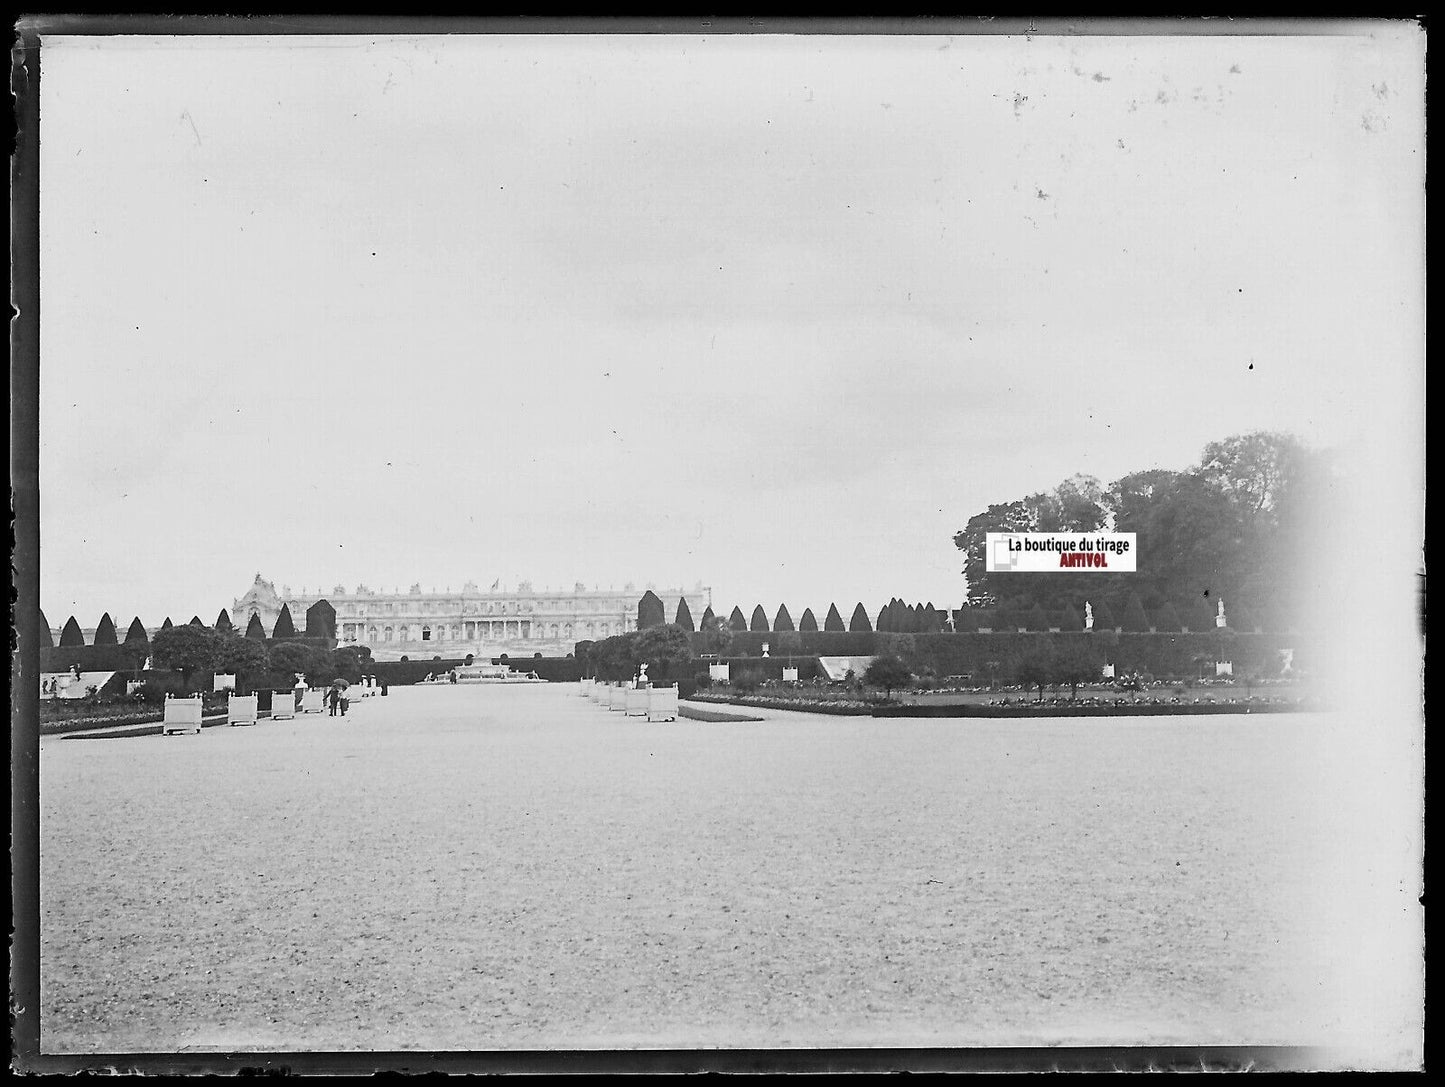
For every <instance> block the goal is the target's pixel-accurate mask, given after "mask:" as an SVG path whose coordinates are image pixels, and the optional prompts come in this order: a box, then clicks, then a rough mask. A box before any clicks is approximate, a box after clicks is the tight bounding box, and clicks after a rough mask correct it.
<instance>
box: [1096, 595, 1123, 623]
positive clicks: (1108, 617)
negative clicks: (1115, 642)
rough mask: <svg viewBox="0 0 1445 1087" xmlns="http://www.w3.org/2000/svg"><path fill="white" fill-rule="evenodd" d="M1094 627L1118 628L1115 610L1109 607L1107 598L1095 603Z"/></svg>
mask: <svg viewBox="0 0 1445 1087" xmlns="http://www.w3.org/2000/svg"><path fill="white" fill-rule="evenodd" d="M1094 629H1095V630H1118V629H1119V623H1118V620H1116V619H1115V618H1114V610H1113V609H1112V608H1110V607H1109V602H1108V601H1107V600H1100V601H1099V602H1098V603H1097V604H1095V605H1094Z"/></svg>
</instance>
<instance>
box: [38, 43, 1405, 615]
mask: <svg viewBox="0 0 1445 1087" xmlns="http://www.w3.org/2000/svg"><path fill="white" fill-rule="evenodd" d="M1360 27H1361V33H1360V34H1359V35H1357V36H1352V37H1350V36H1332V37H1313V38H1302V37H1301V38H1278V37H1274V38H1258V37H1255V38H1220V37H1209V38H1197V37H1196V38H1183V37H1174V38H1149V37H1136V38H1061V37H1052V38H1051V37H1037V38H1033V39H1023V38H1016V37H955V38H943V37H853V38H849V37H814V36H807V37H788V36H737V37H673V36H659V37H634V36H625V37H624V36H604V37H576V36H538V37H520V36H501V37H462V36H451V37H424V38H360V37H332V38H309V39H298V38H255V37H251V38H197V37H188V38H178V39H143V38H123V37H114V38H79V37H71V38H47V39H46V40H45V42H44V48H43V51H42V73H43V81H42V101H41V117H42V128H41V132H42V163H41V179H42V180H41V185H42V205H41V223H42V235H41V237H42V281H41V301H42V310H41V320H42V329H41V344H42V348H41V351H42V354H41V389H42V394H41V395H42V404H41V487H42V491H41V511H42V524H41V565H42V583H41V602H42V606H43V607H44V609H45V611H46V614H47V616H48V618H49V619H50V621H51V622H52V624H54V625H59V624H60V623H61V622H63V621H64V619H65V617H66V616H67V615H69V614H71V613H75V614H76V615H77V617H78V618H79V619H80V621H81V623H82V625H85V626H91V625H93V624H94V623H95V622H96V620H97V619H98V618H99V616H100V614H101V612H102V611H106V610H109V611H110V612H111V613H112V614H113V615H114V616H115V617H116V618H117V620H119V621H125V620H127V619H128V617H129V616H131V615H134V614H136V613H139V614H140V615H141V617H142V618H143V619H144V620H145V621H146V622H147V623H149V624H151V625H154V624H157V623H159V622H160V620H161V619H162V618H164V617H165V616H167V615H169V616H171V617H172V618H173V619H174V620H176V621H177V622H181V621H184V620H186V619H188V618H189V617H190V616H191V615H192V614H193V613H197V614H200V615H201V616H202V617H203V618H204V619H206V620H207V621H210V620H211V619H212V618H213V617H214V616H215V614H216V612H217V610H218V609H219V608H221V607H222V606H226V605H229V603H230V602H231V599H232V598H233V597H234V596H236V595H238V594H240V593H241V592H242V591H244V590H245V589H246V587H247V586H248V585H249V584H250V581H251V579H252V577H253V576H254V574H255V573H256V572H257V571H260V572H262V573H263V574H265V575H266V576H267V577H269V578H272V579H274V580H275V581H276V583H277V584H278V586H279V585H282V584H285V585H290V586H291V587H292V588H295V589H299V588H301V587H302V586H307V587H315V586H317V585H325V586H327V587H330V586H332V585H333V584H335V583H338V582H340V583H344V584H345V585H347V586H348V587H353V586H354V585H355V584H356V583H357V582H365V583H366V584H368V585H370V586H371V587H372V588H377V589H382V588H385V589H389V588H392V587H399V588H402V589H405V588H406V587H408V586H409V585H410V584H412V583H413V582H417V581H420V582H421V583H422V586H423V588H428V589H429V588H432V587H435V588H437V589H439V590H440V589H443V588H445V587H451V588H460V586H461V585H462V583H463V582H465V581H467V580H474V581H476V582H478V583H479V584H480V585H481V586H482V587H483V588H485V587H486V586H488V585H490V584H491V583H492V582H493V581H494V580H496V579H497V578H501V579H502V580H503V582H504V583H514V582H516V581H517V580H520V579H527V580H530V581H531V582H532V583H533V584H534V586H536V587H537V588H541V587H542V586H544V585H547V586H565V587H570V586H571V585H572V584H573V583H574V582H576V581H582V582H585V583H587V584H588V585H593V584H597V585H600V586H603V587H607V586H609V585H612V586H617V587H619V588H620V587H621V586H622V585H623V584H624V583H625V582H628V581H633V582H636V583H637V584H638V585H639V586H642V585H644V584H647V583H649V582H653V583H656V584H657V585H659V586H664V585H675V584H682V585H687V586H691V585H692V584H694V582H696V581H699V580H700V581H702V582H703V583H704V584H706V585H709V586H711V587H712V589H713V598H714V601H715V603H717V604H719V605H722V606H725V607H731V606H732V605H733V604H741V605H743V607H744V610H745V611H749V610H751V607H752V605H753V604H754V603H758V602H761V603H763V604H764V606H765V607H766V608H767V609H768V611H769V613H770V614H771V613H772V612H773V611H774V610H775V609H776V608H777V606H778V604H779V603H787V605H788V607H789V610H790V611H791V612H792V614H793V616H794V618H795V619H796V618H797V617H798V616H799V615H801V613H802V611H803V609H804V608H805V607H810V606H811V607H813V608H815V609H825V608H826V607H827V605H828V603H829V602H830V601H836V602H837V603H838V606H839V608H840V609H842V610H843V611H844V613H845V616H846V614H847V612H848V611H849V610H850V609H851V608H852V606H853V604H854V602H856V601H857V600H859V599H862V600H864V601H865V602H867V603H868V606H869V608H870V610H873V611H876V610H877V608H878V606H880V605H881V604H882V603H884V602H885V601H886V600H887V599H888V598H889V597H891V596H894V595H898V596H902V597H904V598H906V599H908V600H910V601H912V600H923V601H927V600H932V601H934V602H935V603H937V604H939V605H940V606H942V605H945V604H951V605H953V606H956V605H957V603H958V601H959V600H960V599H961V598H962V596H963V592H964V587H963V581H962V576H961V573H960V570H961V566H962V563H961V561H960V560H961V556H960V554H959V552H958V551H957V550H956V549H955V547H954V545H953V543H952V540H951V537H952V534H953V533H954V532H955V531H956V530H957V529H959V528H960V527H962V526H963V524H964V522H965V521H967V519H968V518H969V517H970V516H972V515H973V514H974V513H976V512H978V511H979V510H981V509H982V508H983V507H984V506H986V505H987V504H988V503H990V502H995V501H1005V500H1009V499H1012V498H1016V497H1020V496H1022V495H1023V494H1026V493H1029V492H1031V491H1035V490H1039V489H1043V488H1047V487H1051V486H1053V485H1054V484H1056V483H1058V482H1059V481H1060V480H1061V479H1063V478H1065V477H1067V476H1069V475H1071V474H1073V473H1076V472H1086V473H1091V474H1093V475H1096V476H1098V477H1099V478H1101V479H1102V480H1104V481H1105V482H1108V481H1109V480H1112V479H1114V478H1117V477H1118V476H1120V475H1122V474H1124V473H1125V472H1129V471H1133V470H1137V469H1142V468H1149V467H1156V466H1157V467H1169V468H1182V467H1185V466H1186V465H1188V464H1190V463H1191V462H1193V461H1194V460H1195V459H1196V458H1197V457H1198V455H1199V452H1200V450H1201V448H1202V447H1203V445H1204V444H1205V443H1206V442H1208V441H1211V440H1214V439H1218V438H1223V437H1226V436H1228V435H1230V434H1236V433H1241V432H1245V431H1249V430H1254V429H1260V428H1268V429H1282V430H1288V431H1292V432H1294V433H1295V434H1297V435H1299V436H1300V437H1302V438H1304V439H1306V440H1307V441H1309V442H1312V443H1315V444H1320V445H1341V446H1344V447H1347V448H1351V449H1355V450H1358V451H1359V452H1360V454H1361V455H1362V456H1364V457H1367V458H1373V463H1375V464H1377V465H1379V466H1384V467H1386V468H1389V467H1394V468H1395V469H1396V470H1398V471H1400V472H1403V473H1404V475H1405V476H1406V477H1408V479H1410V480H1414V479H1417V478H1418V474H1419V461H1420V457H1421V456H1422V448H1423V447H1422V444H1421V443H1422V430H1421V423H1420V418H1421V412H1422V410H1423V409H1422V406H1421V402H1420V389H1421V384H1422V381H1423V340H1422V336H1423V293H1422V292H1423V244H1424V234H1423V214H1424V205H1423V189H1422V184H1423V181H1422V178H1423V167H1424V163H1423V158H1424V137H1423V106H1422V95H1423V90H1422V85H1423V84H1422V79H1423V76H1422V72H1423V59H1422V57H1423V36H1421V35H1418V34H1416V33H1415V31H1414V30H1413V29H1410V28H1405V27H1390V26H1386V25H1383V24H1375V25H1371V24H1360ZM1405 493H1406V494H1407V495H1408V493H1409V492H1408V489H1407V491H1406V492H1405ZM818 615H819V618H820V620H821V618H822V611H821V610H819V612H818Z"/></svg>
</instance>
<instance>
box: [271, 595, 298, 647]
mask: <svg viewBox="0 0 1445 1087" xmlns="http://www.w3.org/2000/svg"><path fill="white" fill-rule="evenodd" d="M271 637H272V638H275V639H276V640H277V641H280V640H281V639H283V638H294V637H296V623H295V621H294V620H292V618H291V605H290V604H282V605H281V614H280V615H278V616H276V625H275V626H274V627H272V628H271Z"/></svg>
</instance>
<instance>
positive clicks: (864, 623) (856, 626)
mask: <svg viewBox="0 0 1445 1087" xmlns="http://www.w3.org/2000/svg"><path fill="white" fill-rule="evenodd" d="M848 629H849V630H852V631H860V632H868V631H871V630H872V629H873V624H872V623H870V622H869V621H868V613H867V612H866V611H864V610H863V603H862V601H859V603H858V606H857V607H856V608H854V609H853V618H852V619H850V620H849V622H848Z"/></svg>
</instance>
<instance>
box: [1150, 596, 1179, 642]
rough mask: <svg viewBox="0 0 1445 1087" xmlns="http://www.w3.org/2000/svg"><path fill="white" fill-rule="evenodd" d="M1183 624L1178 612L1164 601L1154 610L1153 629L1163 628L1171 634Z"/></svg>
mask: <svg viewBox="0 0 1445 1087" xmlns="http://www.w3.org/2000/svg"><path fill="white" fill-rule="evenodd" d="M1183 625H1184V624H1183V623H1182V622H1180V620H1179V613H1178V612H1177V611H1175V610H1174V605H1173V604H1170V603H1168V602H1167V601H1166V602H1165V604H1164V606H1163V607H1162V608H1159V609H1157V610H1156V611H1155V612H1154V629H1155V630H1164V631H1168V632H1169V633H1171V634H1173V633H1175V632H1177V631H1178V630H1179V628H1180V627H1182V626H1183Z"/></svg>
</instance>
